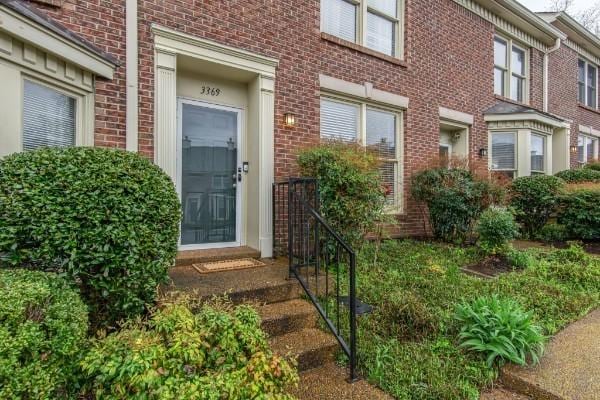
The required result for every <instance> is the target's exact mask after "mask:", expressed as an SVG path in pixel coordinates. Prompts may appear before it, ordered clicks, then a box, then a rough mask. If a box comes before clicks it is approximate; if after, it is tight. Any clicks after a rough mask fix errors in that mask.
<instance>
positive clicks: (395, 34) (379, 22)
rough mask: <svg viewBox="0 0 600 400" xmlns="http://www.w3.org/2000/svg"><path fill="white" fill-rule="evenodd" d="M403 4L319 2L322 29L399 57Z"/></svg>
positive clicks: (381, 0) (388, 1)
mask: <svg viewBox="0 0 600 400" xmlns="http://www.w3.org/2000/svg"><path fill="white" fill-rule="evenodd" d="M402 3H403V0H321V30H322V31H323V32H325V33H329V34H331V35H334V36H337V37H339V38H341V39H344V40H347V41H350V42H353V43H357V44H360V45H362V46H365V47H368V48H370V49H373V50H375V51H378V52H380V53H384V54H387V55H389V56H393V57H400V56H401V48H402V26H401V20H402V18H401V15H402Z"/></svg>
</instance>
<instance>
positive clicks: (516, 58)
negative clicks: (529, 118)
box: [494, 36, 528, 103]
mask: <svg viewBox="0 0 600 400" xmlns="http://www.w3.org/2000/svg"><path fill="white" fill-rule="evenodd" d="M527 69H528V65H527V50H526V49H524V48H522V47H520V46H517V45H516V44H514V43H513V41H512V40H511V39H505V38H502V37H500V36H496V37H495V39H494V93H495V94H497V95H499V96H503V97H508V98H510V99H512V100H515V101H518V102H521V103H526V102H527V100H528V99H527V75H528V70H527Z"/></svg>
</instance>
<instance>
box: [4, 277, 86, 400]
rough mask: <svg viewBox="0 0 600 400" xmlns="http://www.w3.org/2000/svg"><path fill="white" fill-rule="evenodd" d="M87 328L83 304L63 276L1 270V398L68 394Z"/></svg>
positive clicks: (73, 387)
mask: <svg viewBox="0 0 600 400" xmlns="http://www.w3.org/2000/svg"><path fill="white" fill-rule="evenodd" d="M87 330H88V319H87V309H86V307H85V304H83V302H82V301H81V299H80V298H79V296H78V294H77V291H76V290H74V289H73V288H71V287H70V286H69V285H68V284H67V282H66V281H65V280H64V279H62V278H61V277H59V276H57V275H55V274H52V273H44V272H39V271H27V270H22V269H21V270H0V398H1V399H64V398H68V397H69V396H70V395H73V394H74V393H73V392H76V388H77V386H78V376H79V368H78V365H77V363H78V361H79V359H80V357H82V355H83V351H84V349H85V347H86V340H87V339H86V333H87Z"/></svg>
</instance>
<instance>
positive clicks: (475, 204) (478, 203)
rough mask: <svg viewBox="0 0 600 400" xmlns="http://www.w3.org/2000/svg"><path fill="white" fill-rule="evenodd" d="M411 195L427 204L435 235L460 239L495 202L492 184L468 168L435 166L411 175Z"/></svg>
mask: <svg viewBox="0 0 600 400" xmlns="http://www.w3.org/2000/svg"><path fill="white" fill-rule="evenodd" d="M411 194H412V197H413V198H414V199H415V200H416V201H419V202H423V203H425V204H426V205H427V209H428V211H429V222H430V225H431V228H432V230H433V234H434V236H435V237H437V238H440V239H443V240H445V241H448V242H459V241H462V240H464V239H465V238H466V236H467V235H468V234H469V233H470V232H471V229H472V226H473V222H474V221H475V220H476V219H477V218H478V217H479V215H480V214H481V212H482V211H483V210H485V209H486V208H487V207H488V206H489V204H490V203H492V202H493V196H492V191H491V186H490V184H488V183H487V182H485V181H481V180H477V179H475V177H474V176H473V174H472V173H471V172H470V171H468V170H465V169H459V168H455V169H446V168H432V169H427V170H424V171H421V172H418V173H416V174H414V175H413V176H412V178H411Z"/></svg>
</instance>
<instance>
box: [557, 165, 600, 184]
mask: <svg viewBox="0 0 600 400" xmlns="http://www.w3.org/2000/svg"><path fill="white" fill-rule="evenodd" d="M595 168H596V167H592V168H577V169H566V170H564V171H560V172H559V173H557V174H556V175H555V176H558V177H559V178H561V179H562V180H564V181H565V182H568V183H582V182H600V171H597V170H596V169H595Z"/></svg>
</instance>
